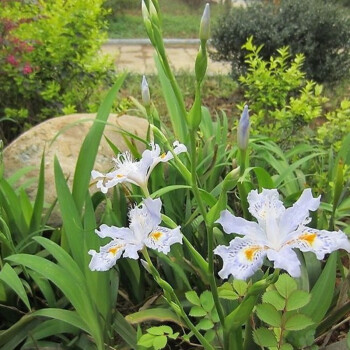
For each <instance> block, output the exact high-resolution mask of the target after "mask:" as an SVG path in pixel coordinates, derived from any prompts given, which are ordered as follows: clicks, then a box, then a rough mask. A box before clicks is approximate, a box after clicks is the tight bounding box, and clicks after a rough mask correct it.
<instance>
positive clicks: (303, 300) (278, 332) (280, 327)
mask: <svg viewBox="0 0 350 350" xmlns="http://www.w3.org/2000/svg"><path fill="white" fill-rule="evenodd" d="M310 299H311V296H310V294H309V293H308V292H306V291H303V290H300V289H298V288H297V283H296V282H295V280H294V279H293V278H292V277H290V276H289V275H287V274H282V275H280V277H279V279H278V281H277V282H276V283H275V284H274V285H272V286H271V287H270V288H269V290H267V291H266V292H265V293H264V294H263V296H262V303H261V304H259V305H257V306H256V308H255V312H256V315H257V317H258V318H259V319H260V321H261V325H260V327H257V328H256V329H254V331H253V339H254V341H255V343H256V344H258V345H259V346H261V347H262V348H268V349H270V348H274V349H278V350H293V346H292V345H291V344H290V343H288V342H287V340H286V338H287V336H288V334H289V333H290V332H292V331H300V330H304V329H306V328H308V327H310V326H312V325H313V324H314V322H313V321H312V320H311V318H309V317H308V316H306V315H304V314H303V313H302V308H303V307H304V306H305V305H307V304H308V303H309V302H310Z"/></svg>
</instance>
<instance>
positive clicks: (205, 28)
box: [199, 3, 210, 41]
mask: <svg viewBox="0 0 350 350" xmlns="http://www.w3.org/2000/svg"><path fill="white" fill-rule="evenodd" d="M209 37H210V6H209V3H207V4H206V5H205V8H204V11H203V15H202V19H201V24H200V27H199V39H200V40H205V41H207V40H208V39H209Z"/></svg>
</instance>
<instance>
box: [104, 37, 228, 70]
mask: <svg viewBox="0 0 350 350" xmlns="http://www.w3.org/2000/svg"><path fill="white" fill-rule="evenodd" d="M198 47H199V41H198V40H197V39H185V40H181V39H166V40H165V48H166V52H167V55H168V58H169V62H170V65H171V66H172V68H173V69H174V70H175V71H176V72H180V71H187V72H190V73H192V72H194V62H195V59H196V56H197V52H198ZM102 52H104V53H108V54H110V55H112V57H114V59H115V63H116V67H117V70H119V71H124V70H127V71H130V72H134V73H140V74H153V73H156V67H155V64H154V59H153V55H154V52H155V51H154V49H153V47H152V46H151V45H150V43H149V41H148V39H119V40H113V39H111V40H109V41H108V42H107V43H106V44H104V45H103V46H102ZM229 72H230V65H229V64H227V63H222V62H213V61H212V60H210V59H209V61H208V71H207V73H208V74H209V75H214V74H228V73H229Z"/></svg>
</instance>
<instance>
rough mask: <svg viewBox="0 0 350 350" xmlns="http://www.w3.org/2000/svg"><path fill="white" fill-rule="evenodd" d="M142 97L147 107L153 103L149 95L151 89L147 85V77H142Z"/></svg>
mask: <svg viewBox="0 0 350 350" xmlns="http://www.w3.org/2000/svg"><path fill="white" fill-rule="evenodd" d="M141 96H142V102H143V104H144V105H145V106H149V105H150V103H151V96H150V93H149V87H148V83H147V79H146V77H145V76H143V77H142V83H141Z"/></svg>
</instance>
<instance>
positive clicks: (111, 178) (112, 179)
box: [91, 141, 187, 193]
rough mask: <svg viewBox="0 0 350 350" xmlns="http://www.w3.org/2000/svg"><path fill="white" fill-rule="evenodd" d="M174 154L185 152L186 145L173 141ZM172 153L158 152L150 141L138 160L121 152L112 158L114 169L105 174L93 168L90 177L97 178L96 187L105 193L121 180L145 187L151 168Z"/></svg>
mask: <svg viewBox="0 0 350 350" xmlns="http://www.w3.org/2000/svg"><path fill="white" fill-rule="evenodd" d="M173 145H174V150H173V152H174V153H175V154H180V153H182V152H186V151H187V149H186V146H185V145H183V144H181V143H179V142H178V141H175V142H174V144H173ZM173 158H174V157H173V155H172V153H171V152H170V151H169V152H167V153H162V154H161V152H160V147H159V145H157V144H153V143H151V149H146V150H145V151H144V152H143V153H142V158H141V159H140V160H139V161H135V160H133V158H132V156H131V154H130V153H129V152H124V153H121V154H119V155H118V156H117V158H114V159H113V160H114V162H115V169H114V170H113V171H112V172H109V173H107V174H102V173H100V172H99V171H96V170H93V171H92V172H91V177H92V179H94V180H95V179H97V185H96V186H97V188H99V189H100V190H101V192H103V193H107V191H108V189H109V188H111V187H113V186H115V185H117V184H119V183H123V182H129V183H132V184H134V185H137V186H140V187H141V188H142V189H146V188H147V182H148V178H149V176H150V174H151V172H152V170H153V168H154V167H155V166H156V165H157V164H158V163H161V162H163V163H164V162H167V161H169V160H170V159H173Z"/></svg>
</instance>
